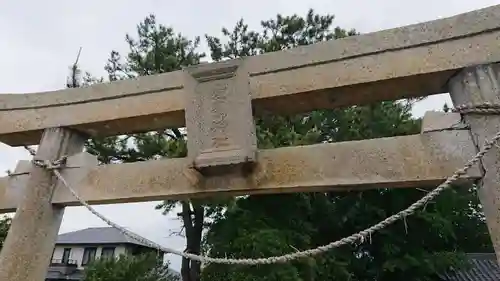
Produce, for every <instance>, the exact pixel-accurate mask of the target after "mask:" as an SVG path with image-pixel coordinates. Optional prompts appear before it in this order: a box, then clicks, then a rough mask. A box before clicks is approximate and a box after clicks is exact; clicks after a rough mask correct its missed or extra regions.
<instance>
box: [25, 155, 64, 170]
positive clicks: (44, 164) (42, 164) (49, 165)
mask: <svg viewBox="0 0 500 281" xmlns="http://www.w3.org/2000/svg"><path fill="white" fill-rule="evenodd" d="M67 160H68V156H62V157H61V158H59V159H57V160H54V161H50V160H40V159H33V160H32V163H33V165H35V166H37V167H39V168H43V169H46V170H55V169H61V168H64V166H65V165H66V162H67Z"/></svg>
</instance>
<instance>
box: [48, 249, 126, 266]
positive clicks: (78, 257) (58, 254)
mask: <svg viewBox="0 0 500 281" xmlns="http://www.w3.org/2000/svg"><path fill="white" fill-rule="evenodd" d="M109 246H111V245H109ZM113 246H115V245H113ZM86 247H96V245H75V246H71V245H65V246H60V245H56V247H55V249H54V254H53V255H52V260H61V259H62V257H63V253H64V249H65V248H71V253H70V255H69V259H70V260H75V261H76V262H77V265H78V268H80V269H82V268H83V267H82V260H83V252H84V249H85V248H86ZM103 247H107V245H103V246H97V251H96V255H95V257H96V259H98V258H100V257H101V252H102V248H103ZM115 247H116V248H115V257H116V258H117V257H119V256H120V255H122V254H125V253H126V246H125V245H116V246H115Z"/></svg>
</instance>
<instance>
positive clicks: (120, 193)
mask: <svg viewBox="0 0 500 281" xmlns="http://www.w3.org/2000/svg"><path fill="white" fill-rule="evenodd" d="M474 154H475V148H474V147H473V145H472V140H471V139H470V134H469V132H468V131H467V130H449V131H443V132H430V133H426V134H424V135H413V136H402V137H394V138H383V139H373V140H363V141H353V142H342V143H334V144H319V145H311V146H299V147H287V148H279V149H271V150H261V151H259V153H258V156H257V167H256V170H255V172H254V174H253V175H251V176H249V177H248V178H245V177H239V176H235V175H231V176H226V177H224V176H220V177H210V178H206V179H205V180H204V182H203V185H200V184H199V177H197V175H196V174H192V173H191V172H190V170H189V169H188V168H187V167H188V166H189V165H190V163H189V159H187V158H184V159H166V160H154V161H147V162H137V163H126V164H116V165H105V166H99V167H96V168H95V169H92V170H90V171H89V173H88V174H87V176H86V177H84V178H82V179H81V180H80V181H79V182H77V183H75V185H74V188H75V189H76V190H77V191H78V193H79V194H80V195H81V196H82V197H83V198H84V199H86V200H88V201H89V202H91V203H93V204H98V203H99V204H101V203H102V204H108V203H126V202H140V201H154V200H163V199H181V198H184V199H185V198H193V197H209V196H216V195H217V196H224V195H231V196H234V195H242V194H258V193H282V192H283V193H287V192H299V191H305V192H307V191H325V190H360V189H366V188H380V187H399V188H411V187H419V186H420V187H421V186H422V185H424V186H432V185H437V184H439V183H441V182H442V181H443V180H444V179H445V178H446V177H448V176H450V175H451V174H452V173H453V172H454V171H455V170H456V169H457V168H461V167H462V166H463V164H464V163H465V162H466V161H467V160H469V159H470V158H471V157H472V156H473V155H474ZM479 176H480V171H479V169H478V168H477V167H475V168H473V169H471V170H470V172H469V174H468V175H467V177H466V178H469V179H477V178H479ZM6 184H7V181H6V180H5V179H4V180H0V210H1V211H2V212H8V211H12V210H14V209H15V206H16V204H17V203H16V200H15V192H12V191H10V190H9V189H8V188H6ZM53 202H54V203H60V204H62V205H78V203H77V202H76V200H75V199H74V198H73V197H72V195H71V194H70V193H69V192H68V191H67V190H66V189H64V188H58V189H57V190H56V192H55V194H54V197H53Z"/></svg>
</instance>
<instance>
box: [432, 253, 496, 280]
mask: <svg viewBox="0 0 500 281" xmlns="http://www.w3.org/2000/svg"><path fill="white" fill-rule="evenodd" d="M467 257H468V260H469V263H470V268H468V269H463V270H456V271H450V272H448V273H447V274H444V275H443V276H442V279H443V280H445V281H498V280H500V266H499V265H498V264H497V259H496V256H495V254H490V253H484V254H482V253H481V254H467Z"/></svg>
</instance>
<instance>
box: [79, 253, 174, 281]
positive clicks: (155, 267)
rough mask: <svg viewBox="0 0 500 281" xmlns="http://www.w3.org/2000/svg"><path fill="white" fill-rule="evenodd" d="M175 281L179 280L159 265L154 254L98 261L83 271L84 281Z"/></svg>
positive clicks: (163, 266)
mask: <svg viewBox="0 0 500 281" xmlns="http://www.w3.org/2000/svg"><path fill="white" fill-rule="evenodd" d="M103 280H106V281H177V280H179V278H178V277H177V276H175V275H174V274H173V273H172V272H171V271H169V269H168V265H161V264H159V261H158V260H157V258H156V255H155V254H143V255H138V256H130V255H122V256H120V257H119V258H117V259H98V260H96V261H94V262H93V263H91V264H90V265H89V266H87V268H86V269H85V278H84V281H103Z"/></svg>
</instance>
